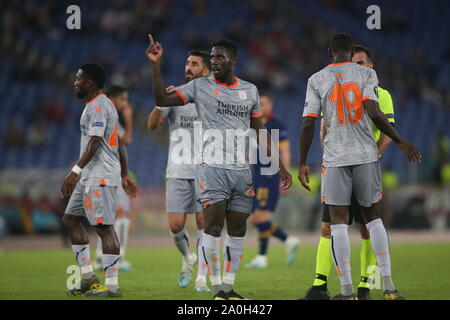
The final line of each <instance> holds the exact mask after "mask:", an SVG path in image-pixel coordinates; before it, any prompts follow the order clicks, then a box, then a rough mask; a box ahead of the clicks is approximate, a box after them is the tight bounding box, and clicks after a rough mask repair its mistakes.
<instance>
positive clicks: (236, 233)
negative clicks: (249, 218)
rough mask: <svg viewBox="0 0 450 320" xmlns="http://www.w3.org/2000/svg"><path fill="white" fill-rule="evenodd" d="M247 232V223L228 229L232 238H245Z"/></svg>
mask: <svg viewBox="0 0 450 320" xmlns="http://www.w3.org/2000/svg"><path fill="white" fill-rule="evenodd" d="M246 231H247V225H246V224H245V223H242V224H235V225H231V226H230V227H229V228H227V233H228V235H230V236H232V237H243V236H245V232H246Z"/></svg>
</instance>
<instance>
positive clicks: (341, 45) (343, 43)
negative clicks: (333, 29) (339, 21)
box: [330, 33, 353, 53]
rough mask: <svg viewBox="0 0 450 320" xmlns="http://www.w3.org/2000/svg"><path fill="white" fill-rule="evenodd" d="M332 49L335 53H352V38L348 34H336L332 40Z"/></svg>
mask: <svg viewBox="0 0 450 320" xmlns="http://www.w3.org/2000/svg"><path fill="white" fill-rule="evenodd" d="M330 49H331V51H332V52H333V53H344V52H352V50H353V41H352V38H351V37H350V36H349V35H348V34H347V33H336V34H335V35H334V36H332V37H331V39H330Z"/></svg>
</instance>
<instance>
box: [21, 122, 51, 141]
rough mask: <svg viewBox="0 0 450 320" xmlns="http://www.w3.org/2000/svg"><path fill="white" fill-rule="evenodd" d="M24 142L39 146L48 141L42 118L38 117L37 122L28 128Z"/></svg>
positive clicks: (45, 126)
mask: <svg viewBox="0 0 450 320" xmlns="http://www.w3.org/2000/svg"><path fill="white" fill-rule="evenodd" d="M26 142H27V144H28V145H29V146H31V147H41V146H44V145H46V144H48V143H49V142H50V135H49V133H48V130H47V123H46V122H45V120H44V119H43V118H39V119H38V120H37V122H36V123H35V124H34V125H33V126H32V127H31V128H30V129H29V130H28V132H27V140H26Z"/></svg>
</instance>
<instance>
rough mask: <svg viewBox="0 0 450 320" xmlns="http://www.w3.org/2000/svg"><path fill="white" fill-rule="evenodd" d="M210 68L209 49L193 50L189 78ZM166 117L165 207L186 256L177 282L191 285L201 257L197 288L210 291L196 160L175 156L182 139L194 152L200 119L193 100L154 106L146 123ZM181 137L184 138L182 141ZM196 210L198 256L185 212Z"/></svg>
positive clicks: (155, 124)
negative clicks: (179, 160) (203, 251)
mask: <svg viewBox="0 0 450 320" xmlns="http://www.w3.org/2000/svg"><path fill="white" fill-rule="evenodd" d="M210 72H211V64H210V61H209V53H207V52H205V51H200V50H192V51H190V52H189V55H188V58H187V60H186V65H185V79H186V82H189V81H191V80H193V79H197V78H200V77H205V76H207V75H208V74H209V73H210ZM167 90H168V91H173V90H174V88H173V87H169V88H168V89H167ZM164 119H167V120H168V121H169V127H170V137H171V138H170V146H169V157H168V159H167V170H166V211H167V213H168V214H169V228H170V234H171V235H172V238H173V240H174V242H175V245H176V247H177V248H178V250H179V251H180V253H181V255H182V256H183V264H182V267H181V272H180V274H179V277H178V285H179V286H180V287H181V288H185V287H187V286H188V285H189V283H190V282H191V281H192V274H193V271H194V266H195V263H196V260H197V259H198V272H197V279H196V280H195V290H196V291H197V292H209V291H210V289H209V288H208V286H207V283H206V275H207V273H208V269H207V268H206V265H205V262H204V259H203V255H202V254H199V253H200V244H201V240H202V237H203V231H204V224H205V222H204V217H203V212H202V207H201V205H200V203H199V202H198V197H197V194H198V192H196V184H195V172H194V170H195V168H194V164H185V163H181V164H180V163H177V161H176V159H173V157H174V156H175V154H174V153H175V151H176V150H177V147H178V145H179V144H180V143H181V144H185V145H186V146H187V149H189V151H190V152H191V155H190V156H192V155H193V152H192V151H193V150H194V141H193V139H192V138H193V137H194V122H195V121H199V118H198V115H197V111H196V110H195V105H194V104H193V103H190V104H188V105H186V106H183V107H179V108H161V107H155V108H154V109H153V111H152V112H151V113H150V115H149V117H148V120H147V127H148V128H149V130H150V131H153V130H155V129H156V128H157V127H158V126H159V125H160V124H161V123H163V121H164ZM180 138H181V139H182V140H181V141H179V140H180ZM187 139H189V140H187ZM189 143H190V144H189ZM177 155H178V154H177ZM191 160H193V159H191ZM194 212H195V218H196V224H197V256H196V255H195V253H193V252H192V250H191V246H190V244H189V235H188V233H187V231H186V229H185V224H186V218H187V216H186V215H187V214H192V213H194Z"/></svg>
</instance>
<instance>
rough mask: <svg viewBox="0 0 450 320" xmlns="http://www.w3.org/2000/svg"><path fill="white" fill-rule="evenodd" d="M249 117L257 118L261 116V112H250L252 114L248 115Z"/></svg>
mask: <svg viewBox="0 0 450 320" xmlns="http://www.w3.org/2000/svg"><path fill="white" fill-rule="evenodd" d="M250 117H252V118H258V117H261V113H252V114H251V115H250Z"/></svg>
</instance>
